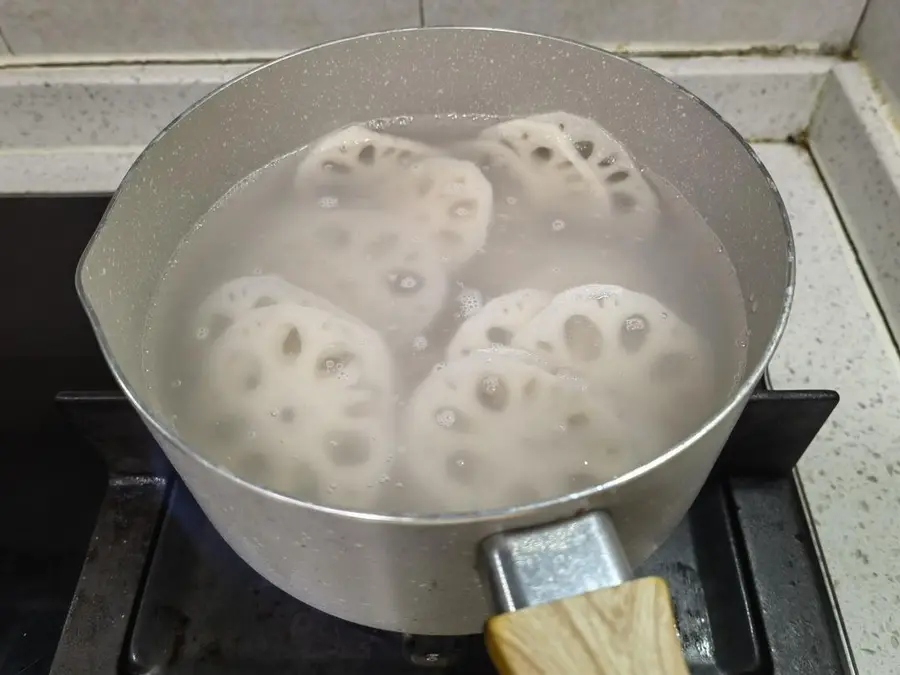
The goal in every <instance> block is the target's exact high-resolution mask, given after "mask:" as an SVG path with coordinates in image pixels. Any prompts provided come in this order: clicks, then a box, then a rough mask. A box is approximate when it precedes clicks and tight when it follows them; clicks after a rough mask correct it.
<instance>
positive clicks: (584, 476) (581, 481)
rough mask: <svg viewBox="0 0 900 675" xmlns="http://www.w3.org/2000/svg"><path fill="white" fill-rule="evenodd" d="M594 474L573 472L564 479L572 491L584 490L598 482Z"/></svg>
mask: <svg viewBox="0 0 900 675" xmlns="http://www.w3.org/2000/svg"><path fill="white" fill-rule="evenodd" d="M599 482H600V481H598V480H597V477H596V476H592V475H591V474H589V473H573V474H571V475H570V476H569V477H568V478H567V479H566V485H567V486H568V488H569V489H570V490H572V491H573V492H577V491H581V490H585V489H587V488H591V487H594V486H595V485H597V484H599Z"/></svg>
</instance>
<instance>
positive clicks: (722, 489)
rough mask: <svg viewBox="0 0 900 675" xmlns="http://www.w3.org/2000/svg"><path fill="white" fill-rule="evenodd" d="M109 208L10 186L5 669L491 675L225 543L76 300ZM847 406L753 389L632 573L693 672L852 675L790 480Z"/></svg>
mask: <svg viewBox="0 0 900 675" xmlns="http://www.w3.org/2000/svg"><path fill="white" fill-rule="evenodd" d="M107 201H108V198H107V197H104V196H100V197H78V198H76V197H54V198H44V197H29V198H11V199H3V200H0V222H4V223H5V224H8V225H9V227H7V228H6V230H7V233H6V236H7V237H8V238H11V239H12V240H13V241H12V245H11V246H10V245H6V246H4V247H3V248H2V249H0V267H2V268H4V269H7V270H10V269H11V270H12V271H13V272H14V273H15V274H16V278H17V280H18V283H17V284H16V285H15V287H14V288H12V289H11V293H12V298H11V302H10V305H11V308H12V309H11V316H10V317H9V319H10V321H9V323H8V324H7V325H10V326H13V327H14V330H13V331H7V330H4V331H3V332H0V355H2V356H0V368H2V370H0V372H2V373H3V374H4V375H5V376H6V381H7V384H9V382H10V381H11V382H12V384H13V385H14V387H15V390H16V391H17V393H18V392H19V391H21V392H22V393H21V395H19V396H17V397H16V398H15V400H12V401H10V403H9V404H8V405H5V406H4V409H3V411H2V412H0V444H2V452H0V495H4V497H3V502H2V503H3V504H4V507H3V508H0V675H13V674H16V675H19V674H25V675H37V674H41V675H45V674H47V673H52V675H82V674H84V675H114V674H117V673H129V674H141V675H143V674H147V675H149V674H151V673H153V674H154V675H163V674H192V675H203V674H205V673H210V674H212V673H215V674H216V675H228V674H231V673H234V674H237V673H241V674H252V675H267V674H269V673H272V674H281V673H285V674H287V673H291V674H293V675H306V674H314V673H315V674H319V675H331V674H334V675H337V674H341V675H354V674H356V673H377V672H390V673H397V674H400V675H403V674H405V673H429V672H431V673H466V674H470V675H479V674H481V673H493V672H494V671H493V670H492V669H491V666H490V663H489V661H488V659H487V656H486V654H485V651H484V647H483V644H482V640H481V637H480V636H477V635H476V636H459V637H452V638H449V637H428V636H412V635H399V634H393V633H386V632H383V631H377V630H371V629H368V628H364V627H361V626H357V625H353V624H349V623H347V622H344V621H341V620H339V619H335V618H333V617H330V616H328V615H326V614H323V613H321V612H318V611H317V610H315V609H312V608H310V607H308V606H306V605H304V604H302V603H301V602H299V601H297V600H295V599H293V598H291V597H289V596H287V595H285V594H284V593H282V592H281V591H279V590H278V589H276V588H274V587H273V586H271V585H270V584H268V583H267V582H266V581H264V580H263V579H262V578H261V577H259V576H258V575H257V574H255V573H254V572H253V571H252V570H250V569H249V568H248V567H247V566H246V565H245V564H244V563H243V562H242V561H241V560H240V559H239V558H238V557H237V555H236V554H234V553H233V552H232V551H231V549H230V548H229V547H228V546H227V545H226V544H225V543H224V542H223V541H222V539H221V538H220V537H219V535H218V534H217V533H216V532H215V530H214V529H213V528H212V526H211V525H210V523H209V522H208V521H207V519H206V518H205V516H204V515H203V513H202V512H201V511H200V509H199V507H198V506H197V505H196V503H195V502H194V501H193V499H192V498H191V496H190V494H189V493H188V491H187V490H186V489H185V487H184V486H183V485H182V484H181V483H180V481H179V480H178V479H177V476H175V475H174V473H173V471H172V469H171V467H170V466H169V465H168V463H167V461H166V460H165V458H164V456H163V454H162V452H161V451H160V450H159V449H158V448H157V447H156V445H155V444H154V442H153V440H152V438H151V437H150V435H149V433H148V432H147V431H146V429H145V428H144V427H143V425H142V423H141V422H140V420H139V418H138V417H137V415H136V414H135V413H134V412H133V411H132V409H131V408H130V407H129V405H128V403H127V402H126V401H125V399H124V398H123V397H122V395H121V394H120V393H118V392H117V391H116V389H115V387H114V385H113V384H112V382H111V381H110V379H109V376H108V374H107V371H106V368H105V366H104V364H103V362H102V359H101V358H100V356H99V354H98V352H97V348H96V346H95V345H94V342H93V337H92V335H91V334H90V331H89V329H88V327H87V324H86V321H85V320H84V319H83V317H82V316H81V312H80V309H79V307H78V305H77V300H76V299H75V295H74V288H73V282H72V279H73V277H74V269H75V262H76V261H77V258H78V256H79V254H80V252H81V250H82V248H83V246H84V244H85V243H86V242H87V239H88V237H89V236H90V234H91V232H92V231H93V229H94V227H95V226H96V224H97V222H98V221H99V218H100V215H101V214H102V210H103V208H105V204H106V202H107ZM7 241H9V239H8V240H7ZM38 263H40V264H38ZM836 404H837V394H835V393H834V392H831V391H772V390H770V389H769V388H768V387H767V386H765V385H762V386H761V387H760V388H759V389H758V390H757V392H756V393H755V394H754V396H753V398H752V400H751V401H750V403H749V404H748V406H747V408H746V410H745V412H744V414H743V416H742V417H741V419H740V421H739V423H738V425H737V427H736V428H735V431H734V433H733V434H732V437H731V439H730V440H729V443H728V445H727V447H726V449H725V451H724V452H723V454H722V456H721V458H720V460H719V462H718V464H717V466H716V469H715V470H714V471H713V474H712V476H711V477H710V479H709V481H708V482H707V484H706V486H705V487H704V489H703V491H702V492H701V494H700V496H699V497H698V499H697V501H696V503H695V504H694V506H693V507H692V509H691V510H690V513H689V514H688V516H687V517H686V518H685V520H684V521H683V522H682V523H681V525H680V526H679V527H678V529H677V530H676V531H675V532H674V534H673V535H672V536H671V537H670V538H669V540H668V541H667V542H666V543H665V544H664V545H663V546H662V547H661V548H660V549H659V550H658V551H657V552H656V553H655V554H654V555H653V557H652V558H651V559H650V560H648V561H646V562H645V563H644V564H643V565H641V566H640V568H639V569H638V570H637V571H638V573H640V574H653V575H659V576H662V577H664V578H665V579H666V580H667V581H668V583H669V585H670V588H671V591H672V594H673V602H674V607H675V612H676V618H677V623H678V631H679V635H680V638H681V642H682V645H683V647H684V653H685V657H686V660H687V662H688V664H689V665H690V668H691V672H692V673H693V674H694V675H719V674H721V675H738V674H744V675H788V674H791V675H806V674H809V675H813V674H815V675H831V674H835V675H844V674H849V673H850V672H851V671H850V669H849V668H848V667H847V665H846V664H845V663H844V661H843V658H844V657H843V650H842V648H841V644H840V631H839V627H838V623H837V619H836V617H835V613H834V610H833V608H832V606H831V604H830V601H829V595H828V587H827V582H826V579H825V578H824V577H823V573H822V571H821V568H820V565H819V562H818V559H817V556H816V552H815V544H814V534H813V533H812V532H811V530H810V527H809V525H808V522H807V519H806V516H805V513H804V506H803V498H802V496H801V494H800V492H799V490H798V487H797V484H796V482H795V480H794V473H793V468H794V466H795V464H796V462H797V460H798V459H799V458H800V456H801V455H802V454H803V452H804V450H805V449H806V447H807V446H808V444H809V443H810V441H811V440H812V438H813V437H814V436H815V435H816V433H817V432H818V431H819V429H820V428H821V426H822V424H823V423H824V422H825V420H826V419H827V418H828V416H829V414H830V413H831V411H832V410H833V408H834V406H835V405H836ZM8 497H9V500H8V501H9V506H6V503H7V498H8Z"/></svg>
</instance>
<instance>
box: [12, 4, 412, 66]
mask: <svg viewBox="0 0 900 675" xmlns="http://www.w3.org/2000/svg"><path fill="white" fill-rule="evenodd" d="M417 25H419V3H418V0H254V1H253V2H245V1H243V0H77V2H64V1H63V0H0V30H2V31H3V34H4V36H5V37H6V40H7V42H8V43H9V46H10V48H11V49H12V51H13V53H14V54H16V55H32V54H44V53H46V54H57V53H61V52H63V53H72V54H97V53H109V54H122V53H152V52H192V51H205V52H209V51H213V52H233V51H248V50H281V51H290V50H292V49H296V48H299V47H304V46H308V45H311V44H315V43H318V42H324V41H326V40H330V39H333V38H338V37H343V36H347V35H353V34H355V33H363V32H368V31H373V30H381V29H385V28H398V27H404V26H417Z"/></svg>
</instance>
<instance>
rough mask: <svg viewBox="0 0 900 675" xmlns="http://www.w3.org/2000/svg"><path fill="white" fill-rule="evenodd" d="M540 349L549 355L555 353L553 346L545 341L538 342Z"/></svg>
mask: <svg viewBox="0 0 900 675" xmlns="http://www.w3.org/2000/svg"><path fill="white" fill-rule="evenodd" d="M537 346H538V349H540V350H542V351H545V352H547V353H548V354H552V353H553V345H551V344H550V343H549V342H547V341H545V340H538V342H537Z"/></svg>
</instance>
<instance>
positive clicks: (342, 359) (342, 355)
mask: <svg viewBox="0 0 900 675" xmlns="http://www.w3.org/2000/svg"><path fill="white" fill-rule="evenodd" d="M355 358H356V355H355V354H353V353H352V352H348V351H346V350H344V351H334V352H325V353H323V354H322V355H321V356H319V358H318V359H316V375H318V376H319V377H336V376H338V375H340V374H341V373H342V372H344V370H345V369H346V368H347V366H349V365H350V364H351V363H352V362H353V359H355Z"/></svg>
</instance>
